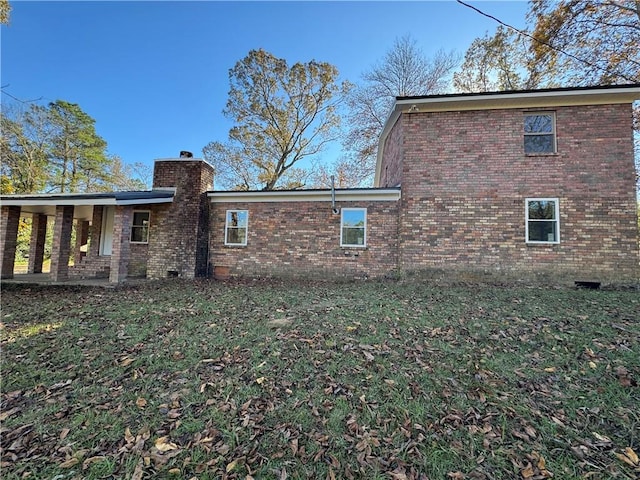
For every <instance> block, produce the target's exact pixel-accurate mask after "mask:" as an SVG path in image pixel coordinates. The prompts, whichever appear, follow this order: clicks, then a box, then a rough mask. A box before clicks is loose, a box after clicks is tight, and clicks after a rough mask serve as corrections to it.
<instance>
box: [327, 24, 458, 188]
mask: <svg viewBox="0 0 640 480" xmlns="http://www.w3.org/2000/svg"><path fill="white" fill-rule="evenodd" d="M458 63H459V57H458V55H456V54H455V53H454V52H449V53H447V52H445V51H443V50H439V51H438V52H436V54H435V55H434V56H433V57H432V58H428V57H427V56H426V55H425V54H424V53H423V52H422V50H421V49H420V48H419V47H418V46H417V42H416V40H415V39H413V38H412V37H411V36H404V37H401V38H398V39H396V41H395V43H394V45H393V47H392V48H391V49H390V50H389V51H388V52H387V53H386V54H385V56H384V57H383V58H382V59H381V60H380V61H379V62H378V63H377V64H375V65H373V66H372V67H371V69H370V70H368V71H366V72H365V73H364V74H363V75H362V80H363V83H362V84H360V85H358V86H357V87H356V88H354V89H353V91H352V92H351V94H350V95H349V97H348V99H347V107H348V110H349V113H348V115H347V123H348V124H349V129H348V131H347V132H346V134H345V136H344V139H343V145H344V147H345V150H346V152H347V154H346V156H345V157H344V158H342V159H340V160H339V161H338V162H337V163H336V164H335V165H334V167H333V169H334V170H335V171H336V172H350V173H349V175H346V176H345V175H344V174H341V175H336V178H342V179H343V181H344V183H345V185H342V186H359V185H363V184H366V183H370V182H371V181H372V179H373V174H374V172H375V163H376V151H377V146H378V138H379V136H380V133H381V132H382V128H383V127H384V122H385V121H386V119H387V116H388V115H389V111H390V110H391V108H392V106H393V103H394V101H395V97H398V96H400V97H402V96H413V95H429V94H437V93H443V92H445V91H446V90H447V88H448V87H449V83H450V78H451V74H452V72H453V70H454V69H455V68H456V66H457V65H458Z"/></svg>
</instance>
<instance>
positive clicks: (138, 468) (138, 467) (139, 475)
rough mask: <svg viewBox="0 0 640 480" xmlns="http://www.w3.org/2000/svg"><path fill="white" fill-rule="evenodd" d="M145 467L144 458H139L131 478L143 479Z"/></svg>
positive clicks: (134, 479)
mask: <svg viewBox="0 0 640 480" xmlns="http://www.w3.org/2000/svg"><path fill="white" fill-rule="evenodd" d="M143 467H144V465H143V463H142V459H140V460H138V464H137V465H136V469H135V470H134V471H133V475H131V480H142V474H143Z"/></svg>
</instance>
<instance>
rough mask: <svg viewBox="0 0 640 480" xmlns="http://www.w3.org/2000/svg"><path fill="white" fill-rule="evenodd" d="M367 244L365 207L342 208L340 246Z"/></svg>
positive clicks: (363, 245)
mask: <svg viewBox="0 0 640 480" xmlns="http://www.w3.org/2000/svg"><path fill="white" fill-rule="evenodd" d="M366 245H367V209H366V208H343V209H342V210H341V218H340V246H341V247H365V246H366Z"/></svg>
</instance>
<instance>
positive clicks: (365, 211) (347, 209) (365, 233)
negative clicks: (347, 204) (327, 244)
mask: <svg viewBox="0 0 640 480" xmlns="http://www.w3.org/2000/svg"><path fill="white" fill-rule="evenodd" d="M353 211H357V212H364V239H363V243H362V245H356V244H352V243H344V242H343V239H342V232H343V231H344V215H343V212H353ZM340 246H341V247H344V248H366V247H367V209H366V208H343V209H341V210H340Z"/></svg>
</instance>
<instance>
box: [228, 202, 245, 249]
mask: <svg viewBox="0 0 640 480" xmlns="http://www.w3.org/2000/svg"><path fill="white" fill-rule="evenodd" d="M248 229H249V212H248V211H247V210H227V219H226V221H225V225H224V244H225V245H236V246H244V245H246V244H247V233H248Z"/></svg>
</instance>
